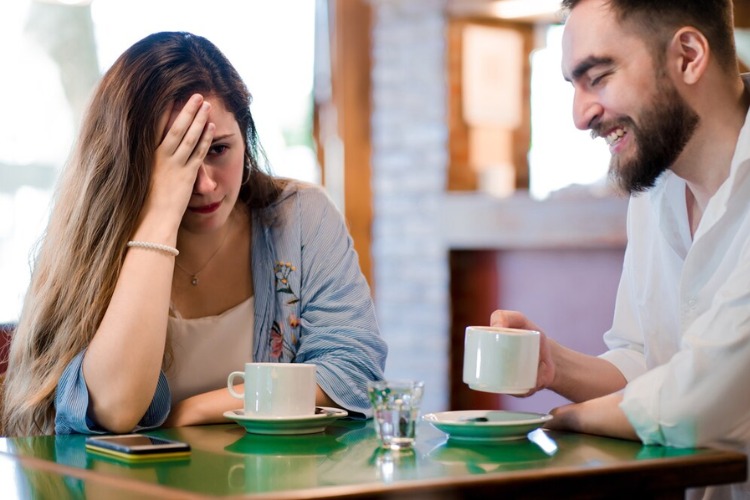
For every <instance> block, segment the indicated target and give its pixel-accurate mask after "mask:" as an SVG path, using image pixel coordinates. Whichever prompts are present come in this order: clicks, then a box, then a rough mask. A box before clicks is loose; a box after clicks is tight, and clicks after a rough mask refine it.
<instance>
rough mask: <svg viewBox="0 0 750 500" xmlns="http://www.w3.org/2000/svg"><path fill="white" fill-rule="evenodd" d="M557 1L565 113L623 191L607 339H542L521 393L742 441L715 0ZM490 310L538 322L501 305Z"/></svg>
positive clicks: (747, 340)
mask: <svg viewBox="0 0 750 500" xmlns="http://www.w3.org/2000/svg"><path fill="white" fill-rule="evenodd" d="M563 6H564V7H565V8H567V9H568V11H569V16H568V19H567V22H566V27H565V32H564V35H563V63H562V69H563V74H564V77H565V78H566V79H567V80H568V81H570V82H571V83H572V85H573V87H574V90H575V99H574V105H573V115H574V121H575V124H576V126H577V127H578V128H580V129H589V130H591V133H592V136H594V137H603V138H604V139H605V140H606V141H607V143H608V144H609V148H610V152H611V154H612V160H611V164H610V173H611V175H612V176H613V177H614V179H616V180H617V182H618V184H619V185H620V186H621V187H622V188H624V189H625V190H627V191H628V192H630V193H631V195H632V196H631V201H630V206H629V211H628V225H627V230H628V247H627V250H626V252H625V261H624V267H623V274H622V277H621V281H620V286H619V289H618V294H617V304H616V308H615V315H614V320H613V325H612V329H611V330H610V331H608V332H607V333H606V334H605V341H606V343H607V345H608V347H609V351H608V352H607V353H605V354H603V355H602V356H599V357H592V356H587V355H584V354H581V353H577V352H574V351H572V350H570V349H567V348H565V347H563V346H561V345H560V344H558V343H556V342H555V341H553V340H552V339H550V338H547V337H544V336H543V341H542V348H541V358H540V366H539V376H538V381H537V388H536V389H535V391H536V390H540V389H544V388H547V389H551V390H553V391H555V392H558V393H559V394H561V395H563V396H565V397H567V398H569V399H570V400H572V401H574V402H575V403H574V404H571V405H567V406H563V407H560V408H557V409H556V410H554V411H553V414H554V415H555V419H554V420H553V425H554V427H556V428H562V429H569V430H574V431H579V432H586V433H593V434H602V435H607V436H614V437H621V438H629V439H640V440H641V441H643V442H644V443H649V444H651V443H654V444H662V445H669V446H679V447H692V446H702V445H707V444H717V443H733V444H739V445H741V446H743V447H744V446H747V443H750V389H749V388H748V383H750V123H746V116H747V113H748V105H749V104H750V93H749V92H748V90H747V89H746V85H748V83H744V82H743V79H742V77H741V76H740V75H739V72H738V64H737V59H736V55H735V49H734V42H733V20H732V4H731V1H730V0H714V1H708V0H658V1H655V0H564V1H563ZM748 82H750V81H748ZM491 323H492V324H493V325H496V326H508V327H517V328H534V329H538V328H537V327H536V326H535V325H534V324H533V323H532V322H531V321H529V320H528V319H526V318H525V317H524V316H523V315H522V314H521V313H518V312H514V311H495V313H493V315H492V318H491ZM532 392H534V391H532ZM738 491H741V492H744V493H740V496H743V495H744V496H743V497H745V498H747V497H750V490H744V489H742V486H736V487H735V494H737V492H738Z"/></svg>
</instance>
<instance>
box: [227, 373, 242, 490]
mask: <svg viewBox="0 0 750 500" xmlns="http://www.w3.org/2000/svg"><path fill="white" fill-rule="evenodd" d="M238 373H239V372H238ZM238 470H242V472H243V475H242V482H241V483H237V482H235V481H234V476H235V471H238ZM244 472H245V464H234V465H233V466H231V467H230V468H229V475H228V476H227V482H228V483H229V487H230V488H244V487H245V475H244Z"/></svg>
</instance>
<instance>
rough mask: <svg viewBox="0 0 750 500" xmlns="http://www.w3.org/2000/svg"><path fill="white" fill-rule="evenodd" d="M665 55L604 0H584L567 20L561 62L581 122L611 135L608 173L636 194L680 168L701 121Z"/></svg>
mask: <svg viewBox="0 0 750 500" xmlns="http://www.w3.org/2000/svg"><path fill="white" fill-rule="evenodd" d="M659 59H660V58H656V59H655V58H654V57H653V52H652V49H651V48H650V47H649V46H648V45H647V44H646V41H645V40H644V39H643V38H641V37H639V36H638V34H637V32H635V31H634V30H632V29H630V30H628V29H626V27H624V26H622V25H621V24H620V23H619V22H618V20H617V18H616V16H615V14H614V13H613V12H612V11H611V10H610V9H609V8H608V7H607V6H606V2H605V1H604V0H584V1H583V2H581V3H580V4H578V6H576V8H575V9H573V11H572V13H571V15H570V17H569V19H568V21H567V23H566V26H565V32H564V35H563V64H562V67H563V74H564V76H565V78H566V79H567V80H569V81H570V82H571V83H572V84H573V86H574V89H575V100H574V105H573V118H574V121H575V124H576V126H577V127H578V128H580V129H582V130H584V129H589V130H591V133H592V136H594V137H603V138H604V139H605V140H606V142H607V144H608V145H609V149H610V153H611V154H612V160H611V162H610V175H611V176H612V177H613V178H614V179H615V180H616V181H617V182H618V184H619V185H620V186H621V187H622V188H623V189H624V190H626V191H628V192H630V193H633V192H637V191H644V190H647V189H648V188H650V187H652V186H653V185H654V183H655V182H656V179H657V178H658V177H659V176H660V175H661V174H662V173H663V172H664V171H665V170H666V169H668V168H670V167H672V166H673V165H674V163H675V162H676V161H677V160H678V158H679V156H680V154H681V153H682V151H683V149H684V147H685V145H686V144H687V143H688V141H689V140H690V138H691V137H692V135H693V132H694V131H695V129H696V128H697V126H698V122H699V118H698V115H697V114H696V113H695V112H694V111H693V110H692V109H691V108H690V106H689V105H688V104H687V103H686V102H685V100H684V99H683V98H682V97H681V96H680V94H679V92H678V91H677V88H676V87H675V86H674V84H673V83H672V82H671V80H670V79H669V77H668V76H667V75H666V74H665V70H666V68H665V67H664V64H663V63H661V62H659Z"/></svg>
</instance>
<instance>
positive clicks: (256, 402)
mask: <svg viewBox="0 0 750 500" xmlns="http://www.w3.org/2000/svg"><path fill="white" fill-rule="evenodd" d="M237 378H242V379H244V381H245V390H244V393H239V392H237V391H236V390H235V389H234V384H235V383H236V382H235V379H237ZM227 387H228V389H229V393H230V394H231V395H232V396H234V397H235V398H237V399H242V400H243V401H244V403H245V407H244V408H245V415H248V416H255V417H269V418H273V417H300V416H306V415H314V414H315V395H316V391H317V383H316V380H315V365H313V364H305V363H245V371H244V372H232V373H230V374H229V377H228V378H227Z"/></svg>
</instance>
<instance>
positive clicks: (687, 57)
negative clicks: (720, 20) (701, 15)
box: [667, 26, 711, 85]
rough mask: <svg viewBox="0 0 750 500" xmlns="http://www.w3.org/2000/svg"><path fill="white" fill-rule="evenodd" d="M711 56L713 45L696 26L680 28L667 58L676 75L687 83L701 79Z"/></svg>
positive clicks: (670, 43) (671, 42)
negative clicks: (710, 44) (711, 45)
mask: <svg viewBox="0 0 750 500" xmlns="http://www.w3.org/2000/svg"><path fill="white" fill-rule="evenodd" d="M710 56H711V47H710V46H709V44H708V40H707V39H706V37H705V36H704V35H703V33H701V32H700V31H698V30H697V29H696V28H693V27H690V26H687V27H684V28H680V29H679V30H678V31H677V32H676V33H675V34H674V36H673V37H672V39H671V40H670V42H669V46H668V47H667V60H668V61H669V66H670V69H672V70H675V71H676V72H677V73H676V74H675V76H676V77H678V78H679V79H681V80H682V81H683V82H684V83H686V84H687V85H692V84H694V83H695V82H697V81H698V80H700V78H701V76H702V75H703V73H705V71H706V68H708V62H709V59H710Z"/></svg>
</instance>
